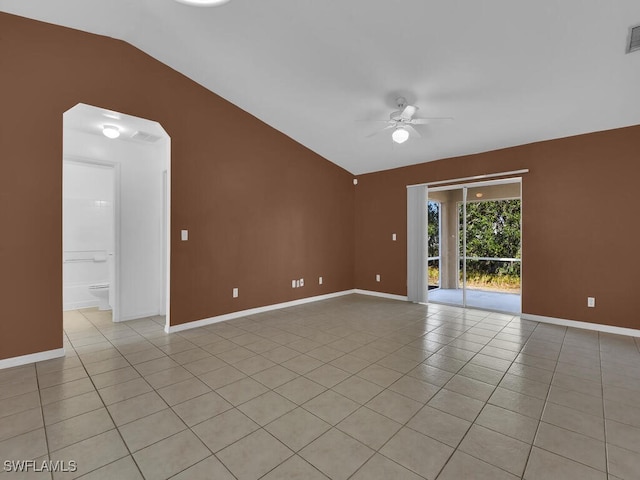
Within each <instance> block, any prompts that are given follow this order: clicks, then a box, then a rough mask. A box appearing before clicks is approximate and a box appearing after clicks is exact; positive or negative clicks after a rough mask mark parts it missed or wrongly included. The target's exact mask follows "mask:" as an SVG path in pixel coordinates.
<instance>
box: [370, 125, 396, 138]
mask: <svg viewBox="0 0 640 480" xmlns="http://www.w3.org/2000/svg"><path fill="white" fill-rule="evenodd" d="M392 128H396V126H395V125H387V126H386V127H384V128H383V129H382V130H378V131H376V132H373V133H371V134H369V135H367V136H366V138H371V137H375V136H376V135H378V134H380V133H382V132H384V131H385V130H390V129H392Z"/></svg>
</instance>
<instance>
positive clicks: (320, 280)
mask: <svg viewBox="0 0 640 480" xmlns="http://www.w3.org/2000/svg"><path fill="white" fill-rule="evenodd" d="M318 285H322V277H318Z"/></svg>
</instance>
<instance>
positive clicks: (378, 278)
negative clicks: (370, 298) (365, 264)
mask: <svg viewBox="0 0 640 480" xmlns="http://www.w3.org/2000/svg"><path fill="white" fill-rule="evenodd" d="M379 281H380V274H379V273H377V274H376V282H379Z"/></svg>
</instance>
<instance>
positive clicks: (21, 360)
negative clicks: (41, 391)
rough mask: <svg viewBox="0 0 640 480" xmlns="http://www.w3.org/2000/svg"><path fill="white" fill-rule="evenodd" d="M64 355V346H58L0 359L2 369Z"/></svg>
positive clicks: (0, 368)
mask: <svg viewBox="0 0 640 480" xmlns="http://www.w3.org/2000/svg"><path fill="white" fill-rule="evenodd" d="M59 357H64V348H57V349H55V350H47V351H46V352H38V353H31V354H29V355H22V356H20V357H12V358H5V359H4V360H0V370H2V369H4V368H12V367H19V366H21V365H27V364H28V363H33V362H42V361H44V360H51V359H52V358H59Z"/></svg>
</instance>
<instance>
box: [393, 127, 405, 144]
mask: <svg viewBox="0 0 640 480" xmlns="http://www.w3.org/2000/svg"><path fill="white" fill-rule="evenodd" d="M391 138H392V139H393V141H394V142H396V143H404V142H406V141H407V140H409V131H408V130H407V129H405V128H404V127H398V128H396V129H395V130H394V131H393V133H392V134H391Z"/></svg>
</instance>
